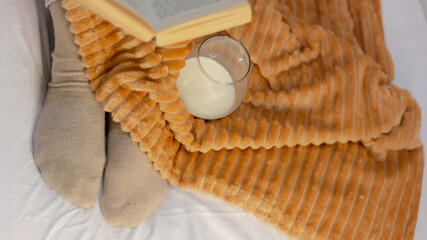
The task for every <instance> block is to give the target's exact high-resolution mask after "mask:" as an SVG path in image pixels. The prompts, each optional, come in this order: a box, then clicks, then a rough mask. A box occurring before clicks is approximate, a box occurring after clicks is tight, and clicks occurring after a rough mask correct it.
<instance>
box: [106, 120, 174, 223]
mask: <svg viewBox="0 0 427 240" xmlns="http://www.w3.org/2000/svg"><path fill="white" fill-rule="evenodd" d="M108 128H109V131H108V150H107V166H106V169H105V174H104V188H103V193H102V196H101V208H102V213H103V214H104V217H105V219H106V220H107V221H108V222H109V223H110V224H111V225H113V226H123V227H135V226H137V225H139V224H140V223H141V222H142V221H144V220H145V219H147V218H148V217H149V216H150V215H151V214H152V213H153V212H154V209H155V208H156V207H157V205H159V203H160V202H161V201H163V199H164V198H165V195H166V180H165V179H162V178H161V177H160V174H159V173H158V172H157V171H155V170H154V168H153V166H152V163H151V162H150V160H149V159H148V158H147V156H146V154H145V153H143V152H141V151H140V150H139V148H138V144H137V143H135V142H132V141H131V139H130V137H129V134H128V133H125V132H123V131H122V130H121V128H120V125H119V124H118V123H115V122H113V121H112V119H111V117H110V116H108Z"/></svg>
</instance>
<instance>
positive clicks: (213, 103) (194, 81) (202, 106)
mask: <svg viewBox="0 0 427 240" xmlns="http://www.w3.org/2000/svg"><path fill="white" fill-rule="evenodd" d="M199 59H200V62H201V64H202V66H203V69H204V70H205V71H206V72H207V73H209V75H210V76H211V77H212V78H214V79H218V80H219V81H221V82H227V83H232V82H233V80H232V78H231V76H230V74H229V73H228V71H227V70H226V69H225V68H224V67H223V66H222V65H221V64H220V63H218V62H217V61H215V60H213V59H211V58H207V57H199ZM175 86H176V87H177V88H178V89H179V91H180V96H181V98H182V99H183V100H184V101H185V108H186V109H187V110H188V111H189V112H190V113H191V114H193V115H194V116H196V117H200V118H204V119H216V118H220V117H223V116H225V115H226V114H228V113H229V112H230V110H231V108H232V107H233V105H234V101H235V99H236V90H235V88H234V86H233V85H221V84H219V83H215V82H213V81H212V80H211V79H209V78H208V77H206V76H205V75H204V74H203V72H202V70H201V69H200V67H199V65H198V63H197V58H189V59H187V60H186V61H185V67H184V68H182V69H181V71H180V76H179V78H178V80H177V81H176V82H175Z"/></svg>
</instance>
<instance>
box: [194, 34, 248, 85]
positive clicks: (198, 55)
mask: <svg viewBox="0 0 427 240" xmlns="http://www.w3.org/2000/svg"><path fill="white" fill-rule="evenodd" d="M214 37H225V38H228V39H231V40H233V41H234V42H236V43H238V44H239V45H240V47H242V48H243V49H244V50H245V52H246V55H247V56H248V59H249V67H248V70H247V71H246V73H245V74H244V75H243V77H242V78H240V79H239V80H237V81H233V82H231V83H230V82H223V81H220V80H217V79H215V78H213V77H211V76H210V75H209V74H208V73H207V72H206V71H205V69H204V68H203V66H202V63H201V62H200V58H199V57H200V49H201V48H202V46H203V44H204V43H205V42H206V41H207V40H209V39H211V38H214ZM197 64H198V65H199V67H200V69H201V70H202V72H203V74H205V76H206V77H208V78H209V79H210V80H212V81H214V82H215V83H218V84H221V85H225V86H233V85H235V84H237V83H239V82H241V81H243V80H244V79H245V78H246V77H247V76H248V75H249V72H250V71H251V65H252V60H251V55H249V52H248V50H247V49H246V47H245V46H244V45H243V44H242V43H241V42H240V41H239V40H237V39H235V38H233V37H230V36H228V35H223V34H216V35H213V36H210V37H207V38H206V39H204V40H203V41H202V42H201V43H200V45H199V47H198V49H197Z"/></svg>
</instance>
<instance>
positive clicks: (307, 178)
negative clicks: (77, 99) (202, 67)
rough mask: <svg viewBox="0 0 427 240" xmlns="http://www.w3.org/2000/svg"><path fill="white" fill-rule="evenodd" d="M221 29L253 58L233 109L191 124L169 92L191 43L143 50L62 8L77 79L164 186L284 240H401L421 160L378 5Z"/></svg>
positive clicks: (284, 14) (331, 8) (311, 6)
mask: <svg viewBox="0 0 427 240" xmlns="http://www.w3.org/2000/svg"><path fill="white" fill-rule="evenodd" d="M249 3H250V4H251V7H252V13H253V19H252V21H251V22H250V23H248V24H246V25H243V26H239V27H235V28H232V29H228V30H227V31H226V34H228V35H230V36H232V37H234V38H236V39H238V40H239V41H241V42H242V43H243V44H244V45H245V46H246V48H247V49H248V51H249V53H250V55H251V59H252V60H253V68H252V69H253V70H252V72H251V74H250V77H249V89H248V92H247V94H246V96H245V99H244V101H243V103H242V104H241V106H240V107H239V108H238V109H237V110H236V111H234V112H233V113H232V114H230V115H229V116H226V117H224V118H221V119H218V120H204V119H199V118H195V117H193V116H192V115H191V114H190V113H189V112H188V111H187V110H186V109H185V108H184V106H185V103H184V102H183V100H182V99H180V97H179V91H178V89H177V88H175V85H174V83H175V80H176V79H177V78H178V77H179V70H180V69H181V68H183V67H184V65H185V58H186V56H187V55H188V54H189V52H190V51H191V49H192V47H193V45H194V43H195V41H198V40H195V41H193V40H192V41H186V42H183V43H179V44H175V45H171V46H168V47H157V46H156V45H155V43H154V42H142V41H140V40H138V39H136V38H134V37H132V36H130V35H128V34H126V33H124V32H123V31H122V30H120V29H118V28H116V27H115V26H113V25H111V24H110V23H108V22H107V21H105V20H103V19H102V18H100V17H98V16H96V15H95V14H93V13H91V12H90V11H88V10H87V9H85V8H83V7H82V6H80V5H79V4H77V3H75V2H73V1H71V0H63V7H64V8H65V9H66V10H67V13H66V17H67V19H68V20H69V21H70V22H71V26H70V30H71V31H72V32H73V33H74V34H75V43H76V44H77V45H79V46H80V49H79V53H80V55H81V56H82V63H83V65H84V66H85V67H86V68H87V71H86V75H87V77H88V78H89V80H90V81H91V87H92V89H93V90H94V91H95V93H96V99H97V100H98V101H100V102H102V103H103V106H104V110H105V111H107V112H111V115H112V117H113V120H114V121H116V122H120V124H121V127H122V130H123V131H125V132H129V134H130V137H131V139H132V140H133V141H135V142H138V143H139V146H140V149H141V150H142V151H146V152H147V154H148V157H149V158H150V159H151V160H152V161H153V166H154V168H155V169H156V170H158V171H159V172H160V174H161V175H162V177H164V178H167V179H168V180H169V182H170V183H171V184H174V185H180V186H181V187H182V188H190V189H193V190H195V191H201V192H203V193H205V194H212V195H213V196H215V197H218V198H222V199H224V200H225V201H226V202H229V203H232V204H235V205H236V206H238V207H240V208H243V209H244V210H245V211H246V212H248V213H253V214H254V215H255V216H256V217H257V218H259V219H261V220H265V221H266V222H267V223H269V224H271V225H273V226H275V227H277V228H278V229H279V230H280V231H283V232H284V233H286V234H288V235H289V236H291V237H293V238H301V239H309V238H310V239H312V238H319V239H383V238H390V239H411V238H412V237H413V234H414V229H415V224H416V220H417V214H418V204H419V199H420V191H421V182H422V175H423V165H424V152H423V147H422V143H421V141H420V138H419V132H420V125H421V112H420V108H419V106H418V105H417V103H416V102H415V100H414V99H413V98H412V96H411V94H410V93H409V92H408V91H406V90H403V89H400V88H398V87H396V86H394V85H392V84H391V82H392V80H393V77H394V73H393V63H392V60H391V57H390V54H389V52H388V50H387V48H386V45H385V41H384V33H383V27H382V20H381V6H380V1H379V0H374V1H371V0H302V1H291V0H270V1H269V0H249Z"/></svg>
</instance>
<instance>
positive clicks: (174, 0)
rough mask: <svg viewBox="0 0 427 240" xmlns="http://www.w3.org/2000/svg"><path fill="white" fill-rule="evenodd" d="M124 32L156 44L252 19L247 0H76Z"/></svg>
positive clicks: (175, 40)
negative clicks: (154, 40)
mask: <svg viewBox="0 0 427 240" xmlns="http://www.w3.org/2000/svg"><path fill="white" fill-rule="evenodd" d="M77 1H78V2H79V3H80V4H82V5H83V6H85V7H86V8H88V9H90V10H91V11H93V12H94V13H96V14H98V15H99V16H101V17H102V18H104V19H105V20H107V21H110V22H111V23H112V24H114V25H116V26H118V27H120V28H121V29H123V30H124V31H125V32H127V33H129V34H131V35H133V36H135V37H137V38H139V39H141V40H143V41H150V40H152V39H153V37H155V39H156V43H157V45H159V46H164V45H169V44H174V43H178V42H182V41H185V40H189V39H192V38H196V37H201V36H204V35H207V34H211V33H214V32H219V31H221V30H225V29H227V28H231V27H235V26H238V25H241V24H244V23H247V22H250V20H251V17H252V16H251V8H250V5H249V4H248V2H247V1H246V0H77Z"/></svg>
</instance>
